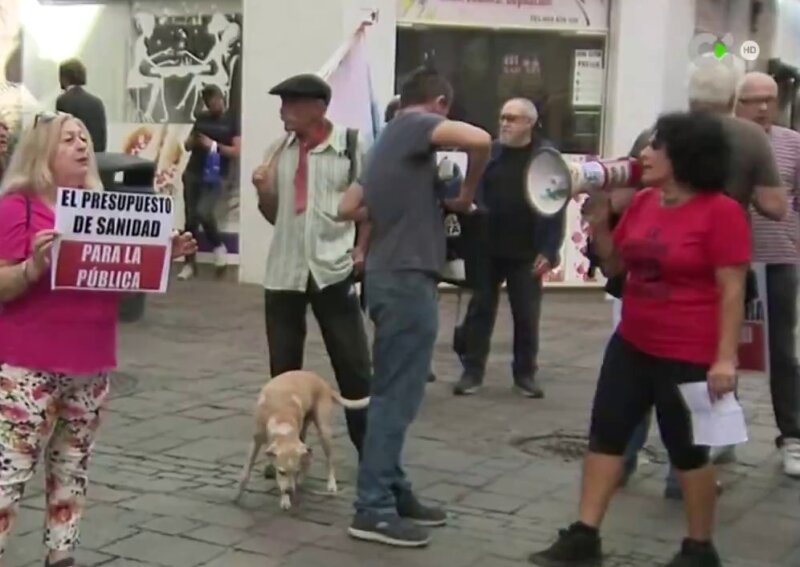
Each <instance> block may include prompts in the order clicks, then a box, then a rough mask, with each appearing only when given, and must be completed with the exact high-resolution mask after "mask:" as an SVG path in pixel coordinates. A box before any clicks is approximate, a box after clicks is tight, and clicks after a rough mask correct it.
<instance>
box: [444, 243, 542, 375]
mask: <svg viewBox="0 0 800 567" xmlns="http://www.w3.org/2000/svg"><path fill="white" fill-rule="evenodd" d="M503 282H506V287H507V291H508V300H509V303H510V304H511V316H512V318H513V321H514V362H513V365H512V372H513V376H514V378H530V377H533V376H534V375H535V374H536V370H537V365H536V359H537V356H538V354H539V318H540V313H541V305H542V280H541V278H538V277H536V276H534V274H533V262H530V261H527V260H509V259H504V258H490V259H488V261H486V262H485V268H483V269H481V270H480V271H479V272H477V273H475V274H473V275H472V288H473V291H472V297H471V299H470V302H469V307H468V308H467V314H466V317H465V318H464V323H463V324H462V327H461V329H460V331H459V333H458V334H459V335H460V339H461V340H460V341H459V342H460V343H461V345H460V349H459V350H461V351H462V352H460V353H459V354H460V356H461V362H462V364H463V365H464V374H466V375H469V376H473V377H475V378H478V379H483V374H484V372H485V371H486V360H487V358H488V356H489V347H490V343H491V339H492V331H493V330H494V324H495V320H496V319H497V307H498V305H499V302H500V287H501V285H502V284H503Z"/></svg>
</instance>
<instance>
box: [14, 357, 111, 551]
mask: <svg viewBox="0 0 800 567" xmlns="http://www.w3.org/2000/svg"><path fill="white" fill-rule="evenodd" d="M108 388H109V382H108V376H107V375H106V374H98V375H94V376H86V377H71V376H65V375H63V374H50V373H44V372H34V371H31V370H26V369H24V368H16V367H12V366H7V365H0V556H1V555H2V553H3V552H4V551H5V547H6V543H7V541H8V536H9V534H10V532H11V528H12V525H13V523H14V518H15V516H16V514H17V509H18V506H19V500H20V499H21V498H22V495H23V492H24V490H25V484H26V483H27V482H28V481H29V480H30V478H31V477H32V476H33V473H34V469H35V467H36V462H37V460H38V458H39V454H40V452H41V449H42V445H43V444H44V443H47V444H46V446H45V451H46V454H45V458H46V462H45V472H46V479H47V480H46V493H47V519H46V529H45V535H44V543H45V545H46V546H47V547H48V548H49V549H51V550H57V551H69V550H71V549H73V548H74V547H75V545H76V544H77V543H78V533H79V530H78V524H79V522H80V518H81V514H82V512H83V508H84V503H85V500H86V487H87V484H88V477H87V468H88V466H89V458H90V456H91V453H92V446H93V444H94V437H95V432H96V431H97V426H98V425H99V422H100V408H101V406H102V405H103V402H104V401H105V399H106V396H107V394H108Z"/></svg>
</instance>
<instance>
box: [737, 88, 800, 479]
mask: <svg viewBox="0 0 800 567" xmlns="http://www.w3.org/2000/svg"><path fill="white" fill-rule="evenodd" d="M777 112H778V85H777V83H776V82H775V79H773V78H772V77H770V76H769V75H766V74H764V73H748V74H747V75H745V77H744V79H743V80H742V82H741V84H740V85H739V93H738V98H737V102H736V115H737V116H738V117H740V118H743V119H745V120H751V121H753V122H754V123H755V124H757V125H758V126H759V127H761V128H763V129H764V131H765V132H766V133H767V136H769V139H770V142H771V143H772V149H773V150H774V152H775V159H776V161H777V165H778V170H779V172H780V176H781V179H782V181H783V184H784V185H785V186H786V187H787V188H788V190H789V191H790V192H791V194H790V198H789V200H790V204H791V206H790V207H789V213H788V214H787V215H786V216H785V217H784V218H783V219H781V220H780V221H778V222H775V221H773V220H770V219H768V218H765V217H764V216H763V215H761V214H759V213H758V212H757V211H756V210H752V211H751V219H752V226H753V261H754V262H762V263H764V264H766V278H767V282H766V285H767V289H766V296H767V323H768V332H767V335H768V337H769V376H770V389H771V392H772V407H773V409H774V412H775V422H776V424H777V426H778V430H779V432H780V435H779V436H778V438H777V439H776V444H777V446H778V448H779V449H780V450H781V452H782V457H783V472H784V473H785V474H787V475H788V476H793V477H800V368H798V364H797V352H796V346H795V345H796V343H795V328H796V327H797V266H798V263H799V262H800V250H798V246H800V212H799V211H800V133H798V132H795V131H794V130H790V129H789V128H784V127H782V126H777V125H775V124H773V122H774V121H775V117H776V115H777Z"/></svg>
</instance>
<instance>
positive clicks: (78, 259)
mask: <svg viewBox="0 0 800 567" xmlns="http://www.w3.org/2000/svg"><path fill="white" fill-rule="evenodd" d="M172 206H173V202H172V198H171V197H168V196H165V195H148V194H139V193H117V192H114V193H111V192H105V191H89V190H80V189H67V188H59V190H58V202H57V204H56V227H55V228H56V231H58V233H59V235H60V236H59V238H58V240H57V242H56V244H55V246H54V248H53V269H52V270H51V284H52V287H53V289H86V290H95V291H138V292H151V293H164V292H165V291H166V290H167V281H168V279H169V267H170V259H171V248H172V244H171V243H172Z"/></svg>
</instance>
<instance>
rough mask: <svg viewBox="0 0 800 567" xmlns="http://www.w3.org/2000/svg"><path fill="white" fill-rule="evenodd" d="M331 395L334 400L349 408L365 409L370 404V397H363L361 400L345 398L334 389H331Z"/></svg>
mask: <svg viewBox="0 0 800 567" xmlns="http://www.w3.org/2000/svg"><path fill="white" fill-rule="evenodd" d="M331 395H332V396H333V401H335V402H336V403H337V404H339V405H340V406H342V407H345V408H347V409H351V410H359V409H364V408H365V407H367V406H368V405H369V397H366V398H361V399H360V400H348V399H347V398H343V397H342V395H341V394H340V393H339V392H337V391H336V390H333V389H331Z"/></svg>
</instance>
